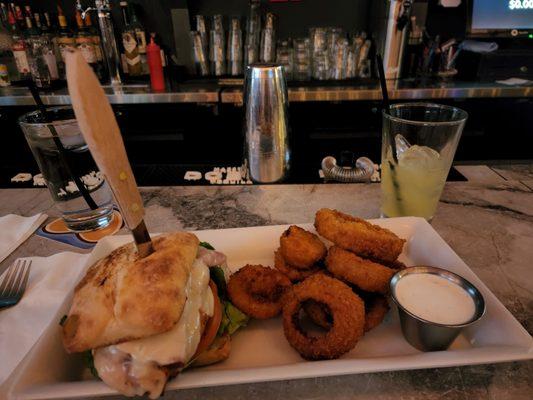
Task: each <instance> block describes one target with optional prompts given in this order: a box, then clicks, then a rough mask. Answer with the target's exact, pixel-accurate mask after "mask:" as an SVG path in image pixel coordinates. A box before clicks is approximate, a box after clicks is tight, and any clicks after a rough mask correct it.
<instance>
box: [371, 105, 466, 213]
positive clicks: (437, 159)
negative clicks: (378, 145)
mask: <svg viewBox="0 0 533 400" xmlns="http://www.w3.org/2000/svg"><path fill="white" fill-rule="evenodd" d="M467 118H468V114H467V113H466V112H465V111H463V110H461V109H459V108H455V107H450V106H444V105H439V104H429V103H404V104H395V105H392V106H391V107H390V112H386V111H384V112H383V136H382V140H383V142H382V150H381V190H382V207H381V212H382V215H383V216H384V217H400V216H417V217H423V218H425V219H427V220H428V221H429V220H431V219H432V218H433V215H434V214H435V210H436V209H437V204H438V202H439V199H440V196H441V193H442V189H443V188H444V183H445V182H446V177H447V176H448V172H449V170H450V167H451V165H452V161H453V158H454V155H455V150H456V149H457V144H458V143H459V139H460V138H461V134H462V132H463V128H464V125H465V122H466V119H467Z"/></svg>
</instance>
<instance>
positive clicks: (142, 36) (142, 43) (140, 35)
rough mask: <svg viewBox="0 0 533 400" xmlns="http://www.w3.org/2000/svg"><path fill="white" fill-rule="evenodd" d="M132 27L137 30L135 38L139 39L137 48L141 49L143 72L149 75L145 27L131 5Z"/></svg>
mask: <svg viewBox="0 0 533 400" xmlns="http://www.w3.org/2000/svg"><path fill="white" fill-rule="evenodd" d="M130 10H131V29H133V31H134V32H135V39H137V48H138V49H139V55H140V57H141V64H142V74H143V75H148V74H149V72H150V71H149V69H148V63H147V60H146V32H145V30H144V27H143V26H142V25H141V23H140V22H139V20H138V19H137V14H136V13H135V8H134V7H131V8H130Z"/></svg>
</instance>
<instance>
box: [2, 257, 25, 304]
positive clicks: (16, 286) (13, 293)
mask: <svg viewBox="0 0 533 400" xmlns="http://www.w3.org/2000/svg"><path fill="white" fill-rule="evenodd" d="M30 268H31V260H20V259H19V260H17V261H16V262H15V263H14V264H13V265H11V267H9V268H8V270H7V271H6V273H5V274H4V279H3V280H2V283H0V309H1V308H7V307H11V306H14V305H15V304H17V303H18V302H19V301H20V299H21V298H22V295H23V294H24V291H25V290H26V285H27V283H28V277H29V276H30Z"/></svg>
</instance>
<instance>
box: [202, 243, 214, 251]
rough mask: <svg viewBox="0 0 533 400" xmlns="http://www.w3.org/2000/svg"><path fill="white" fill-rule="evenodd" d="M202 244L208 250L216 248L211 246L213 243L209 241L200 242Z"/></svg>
mask: <svg viewBox="0 0 533 400" xmlns="http://www.w3.org/2000/svg"><path fill="white" fill-rule="evenodd" d="M200 246H202V247H204V248H206V249H207V250H215V248H214V247H213V246H211V243H209V242H200Z"/></svg>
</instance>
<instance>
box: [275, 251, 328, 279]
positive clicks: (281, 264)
mask: <svg viewBox="0 0 533 400" xmlns="http://www.w3.org/2000/svg"><path fill="white" fill-rule="evenodd" d="M274 267H275V268H276V269H277V270H278V271H279V272H281V273H282V274H284V275H285V276H287V278H289V279H290V280H291V282H300V281H303V280H304V279H305V278H307V277H309V276H311V275H313V274H315V273H317V272H318V271H320V270H321V269H322V268H321V267H320V266H318V265H315V266H313V267H311V268H308V269H296V268H293V267H292V266H291V265H289V264H287V262H286V261H285V259H284V258H283V256H282V255H281V252H280V250H279V249H278V250H276V251H275V252H274Z"/></svg>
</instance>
